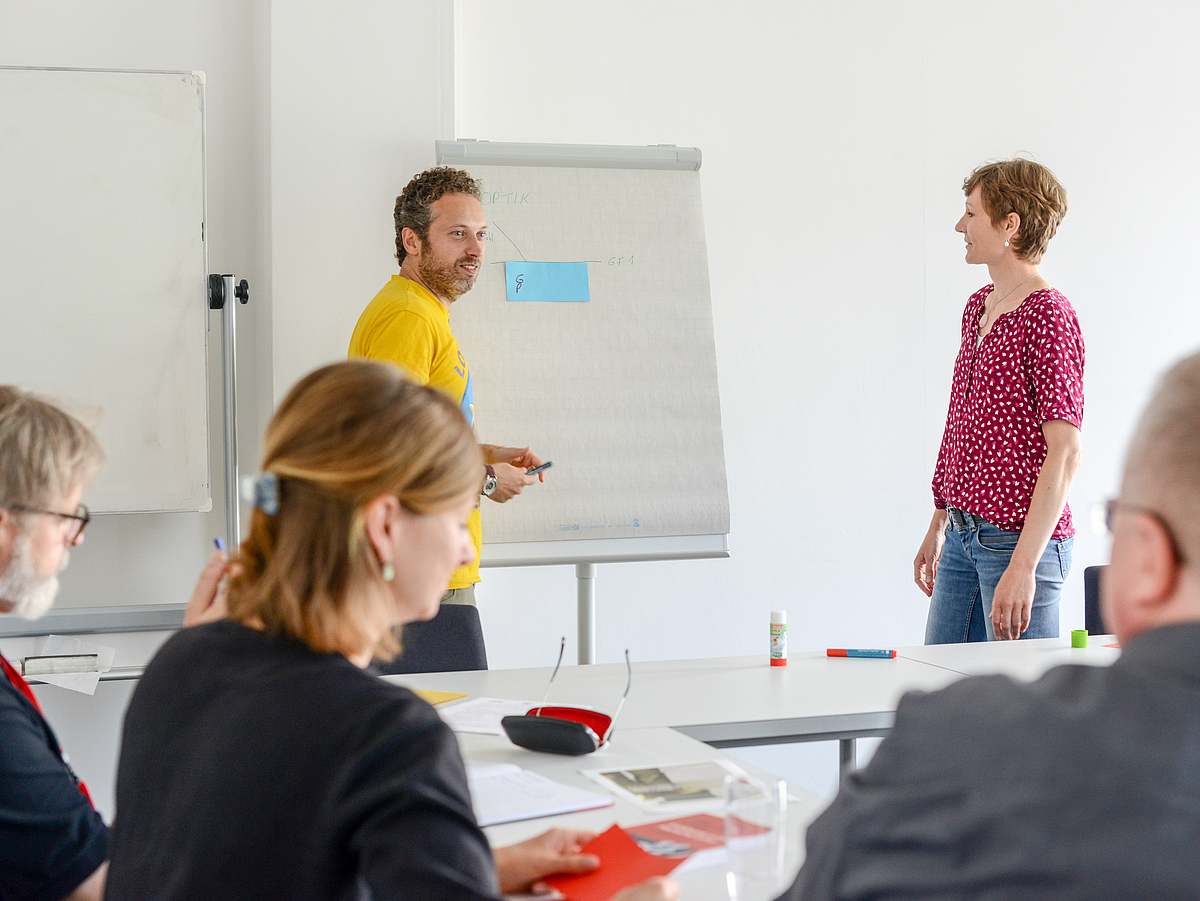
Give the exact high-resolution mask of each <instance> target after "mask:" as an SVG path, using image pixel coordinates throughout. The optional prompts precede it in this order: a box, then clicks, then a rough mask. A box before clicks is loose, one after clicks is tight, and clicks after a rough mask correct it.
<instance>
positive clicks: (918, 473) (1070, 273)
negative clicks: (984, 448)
mask: <svg viewBox="0 0 1200 901" xmlns="http://www.w3.org/2000/svg"><path fill="white" fill-rule="evenodd" d="M459 23H460V29H459V31H458V38H457V39H458V45H457V51H458V87H459V103H458V106H457V108H456V114H457V121H456V128H457V136H459V137H469V138H477V139H488V140H497V141H504V140H523V141H554V142H597V143H617V144H652V143H664V142H670V143H677V144H684V145H696V146H698V147H700V148H701V149H702V150H703V151H704V165H703V167H702V169H701V181H702V184H703V191H704V202H705V211H706V215H705V219H706V227H707V233H708V247H709V267H710V271H711V277H712V295H713V307H714V318H715V322H716V334H717V357H718V369H719V373H720V381H721V394H722V408H723V415H724V429H725V441H726V456H727V464H728V469H729V473H730V480H729V481H730V500H731V507H732V511H731V515H732V529H731V535H730V547H731V552H732V556H731V558H730V559H729V560H728V561H718V562H705V563H688V564H657V565H653V564H647V565H626V566H613V567H602V568H601V572H600V576H599V579H598V583H597V585H598V592H599V594H600V596H601V601H600V604H599V608H600V614H599V624H598V627H597V631H598V635H599V653H598V657H599V659H600V660H602V661H610V660H614V659H617V655H618V653H619V651H620V648H621V647H623V646H624V644H625V643H627V642H628V643H630V644H632V645H634V646H635V652H634V653H635V655H638V654H640V655H645V656H652V655H661V656H684V655H688V656H691V655H707V654H726V653H753V652H759V651H763V650H764V649H765V647H766V617H767V611H768V610H769V609H770V608H771V607H773V606H781V607H785V608H787V609H788V611H789V614H790V623H791V628H790V633H791V641H792V647H793V648H794V649H795V648H799V649H820V648H823V647H827V646H839V645H859V646H868V647H870V646H887V645H895V644H912V643H919V642H920V640H921V638H922V634H923V624H924V615H925V610H926V601H925V598H924V596H923V595H921V594H920V593H919V592H918V590H917V589H916V588H915V587H914V586H913V585H912V581H911V569H912V565H911V561H912V558H913V555H914V554H915V552H916V548H917V545H918V543H919V541H920V539H921V537H922V535H923V534H924V531H925V528H926V526H927V524H928V521H929V515H930V512H931V506H932V505H931V499H930V495H929V488H928V485H929V480H930V476H931V473H932V468H933V462H934V458H935V456H936V452H937V443H938V440H939V438H940V433H941V427H942V423H943V420H944V416H945V409H946V399H947V396H948V392H949V381H950V371H951V367H952V363H953V358H954V354H955V352H956V350H957V340H958V328H959V321H960V316H961V310H962V305H963V303H964V302H965V300H966V298H967V296H968V295H969V294H970V293H971V292H972V291H973V290H975V289H976V288H978V287H979V286H980V285H982V284H984V283H986V281H987V273H986V271H984V270H982V269H980V268H978V267H968V266H967V265H966V264H965V263H964V262H963V259H962V256H963V243H962V239H961V237H960V236H958V235H956V234H955V233H954V232H953V226H954V223H955V221H956V220H957V219H958V217H959V216H960V215H961V210H962V200H963V198H962V194H961V187H960V186H961V183H962V179H963V178H964V176H966V175H967V174H968V173H969V172H970V170H971V169H972V168H973V167H974V166H975V165H977V164H979V163H981V162H983V161H985V160H987V159H990V158H997V157H1007V156H1011V155H1014V154H1017V153H1028V154H1031V155H1033V156H1034V157H1035V158H1037V159H1039V160H1041V161H1043V162H1044V163H1046V164H1047V165H1049V166H1050V167H1052V168H1053V169H1055V171H1056V172H1057V173H1058V175H1059V176H1060V178H1061V179H1062V181H1063V183H1064V184H1065V185H1066V187H1067V190H1068V192H1069V195H1070V198H1071V210H1070V213H1069V214H1068V216H1067V218H1066V220H1065V222H1064V224H1063V226H1062V228H1061V230H1060V233H1059V235H1058V237H1056V238H1055V239H1054V241H1053V242H1052V243H1051V246H1050V251H1049V253H1048V254H1047V257H1046V259H1045V263H1044V266H1043V270H1044V272H1045V273H1046V274H1047V276H1048V277H1049V278H1050V280H1051V282H1052V283H1054V284H1055V285H1057V286H1058V287H1060V288H1061V289H1062V290H1063V291H1064V292H1065V293H1066V294H1067V296H1068V297H1069V298H1071V299H1072V301H1073V302H1074V303H1075V305H1076V307H1077V309H1078V311H1079V316H1080V320H1081V322H1082V325H1083V329H1084V334H1085V337H1086V340H1087V346H1088V360H1087V362H1088V366H1087V378H1086V381H1085V385H1086V391H1087V410H1086V418H1085V424H1084V432H1083V436H1084V448H1085V461H1084V465H1083V469H1082V471H1081V472H1080V475H1079V478H1078V481H1077V483H1076V486H1075V489H1074V491H1073V492H1072V502H1073V505H1074V507H1075V510H1076V517H1077V521H1078V523H1079V527H1080V530H1079V535H1078V537H1077V539H1076V549H1075V554H1076V561H1075V568H1074V571H1073V575H1072V578H1071V581H1070V583H1069V586H1068V589H1067V591H1066V597H1065V599H1064V604H1063V622H1062V625H1063V628H1064V629H1066V628H1070V627H1072V626H1080V625H1082V571H1083V568H1084V566H1085V565H1087V564H1091V563H1097V562H1102V561H1103V560H1104V559H1105V558H1106V555H1107V542H1106V540H1105V539H1102V538H1098V537H1097V536H1095V535H1094V534H1093V533H1092V531H1091V528H1090V519H1091V516H1090V508H1091V505H1092V502H1093V501H1094V500H1096V499H1098V498H1102V497H1104V496H1106V495H1107V494H1109V493H1111V492H1112V491H1113V490H1114V489H1115V487H1116V476H1117V473H1118V470H1119V461H1120V454H1121V450H1122V447H1123V444H1124V441H1125V438H1126V435H1127V433H1128V430H1129V428H1130V426H1131V424H1132V418H1133V415H1134V411H1135V409H1136V407H1137V406H1138V405H1139V404H1140V403H1141V401H1142V399H1143V397H1144V394H1145V391H1146V390H1147V387H1148V384H1149V381H1150V379H1151V378H1152V377H1153V375H1154V374H1155V373H1156V372H1157V371H1158V370H1159V369H1160V368H1161V367H1162V366H1163V365H1164V363H1165V362H1166V361H1167V360H1169V359H1171V358H1172V357H1174V356H1175V355H1177V354H1178V353H1180V352H1182V351H1184V350H1185V349H1187V348H1190V347H1193V346H1195V345H1197V344H1200V340H1198V339H1200V334H1198V332H1200V329H1198V327H1200V305H1197V303H1196V297H1195V292H1193V291H1192V290H1191V286H1190V279H1191V272H1190V269H1191V266H1190V265H1189V264H1190V257H1191V254H1190V253H1189V250H1190V248H1191V247H1192V246H1194V245H1195V243H1196V240H1197V237H1198V235H1197V231H1198V229H1197V220H1196V218H1195V217H1194V215H1193V214H1192V212H1191V210H1193V209H1194V208H1195V206H1196V202H1197V199H1198V194H1200V190H1198V189H1200V185H1198V184H1197V175H1196V167H1195V165H1194V162H1193V151H1192V144H1193V142H1194V141H1195V139H1196V138H1197V136H1198V129H1197V115H1196V112H1195V104H1194V102H1193V97H1192V94H1193V88H1194V86H1195V84H1196V83H1197V77H1198V76H1200V63H1198V62H1197V60H1196V57H1195V54H1193V53H1190V52H1189V49H1188V48H1189V47H1190V46H1192V44H1193V42H1194V41H1195V39H1196V37H1197V32H1198V26H1200V13H1198V12H1197V11H1196V9H1195V8H1194V7H1192V6H1188V5H1184V4H1149V5H1141V6H1139V7H1137V8H1136V12H1133V11H1129V8H1128V7H1124V6H1121V5H1113V4H1101V5H1100V6H1091V7H1087V8H1086V9H1081V8H1080V7H1079V6H1078V5H1077V4H1071V3H1067V2H1062V0H1055V2H1049V3H1046V2H1039V3H1028V2H1018V3H1015V4H1009V5H1008V6H1006V7H1005V9H1004V11H1003V14H1001V13H1000V12H999V11H998V10H997V8H996V7H995V6H994V5H986V4H952V3H948V2H942V0H917V2H914V3H907V4H881V3H875V4H870V3H867V4H862V3H858V4H817V3H779V2H773V0H750V2H747V3H742V4H739V5H738V6H737V8H736V12H731V11H730V10H729V9H728V8H724V7H722V8H720V9H718V8H716V7H712V6H705V5H695V4H691V5H686V6H685V5H682V4H674V3H664V2H644V0H615V2H609V3H605V4H603V5H601V4H590V5H587V6H579V5H564V4H561V3H552V2H549V0H537V2H526V3H521V4H516V5H514V4H496V3H491V2H487V0H461V2H460V3H459ZM461 302H462V303H469V302H470V295H468V296H467V297H465V298H464V299H463V300H462V301H461ZM479 403H481V404H486V398H481V399H480V400H479ZM484 437H485V440H486V436H484ZM485 512H486V511H485ZM485 534H486V519H485ZM567 582H569V579H563V578H559V577H558V576H554V577H550V576H547V575H543V574H529V573H522V572H513V573H504V574H500V573H494V572H485V574H484V583H483V586H482V588H481V589H480V592H479V596H480V598H481V605H482V609H483V610H484V615H485V624H486V625H487V627H488V639H489V648H495V649H496V650H495V651H493V654H494V655H495V656H496V657H497V658H501V655H504V656H503V658H501V659H504V660H505V661H506V662H507V660H509V659H512V658H511V657H510V656H509V653H510V650H511V649H512V648H521V655H522V656H528V654H529V652H528V651H525V650H524V646H525V644H526V642H528V643H529V644H530V645H531V646H532V648H531V650H532V651H533V652H534V653H540V655H541V656H542V657H545V656H546V655H547V654H548V653H549V649H550V648H551V647H552V643H553V634H554V632H555V630H556V629H561V628H563V627H562V626H560V625H559V624H558V622H555V624H554V625H553V626H545V627H543V626H540V625H539V623H540V622H541V621H542V617H540V616H538V617H525V616H518V613H519V612H523V611H530V610H532V611H537V612H539V613H540V612H541V611H543V610H552V611H554V612H553V614H552V616H553V617H557V616H558V611H559V610H560V608H561V607H564V606H569V604H570V599H569V598H568V597H567V590H568V586H567V584H565V583H567ZM501 610H503V611H505V613H504V615H503V617H501V616H500V614H499V612H498V611H501ZM524 636H530V637H529V638H525V637H524Z"/></svg>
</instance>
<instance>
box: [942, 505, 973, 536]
mask: <svg viewBox="0 0 1200 901" xmlns="http://www.w3.org/2000/svg"><path fill="white" fill-rule="evenodd" d="M946 515H947V516H949V517H950V525H952V526H953V527H954V528H955V530H956V531H959V532H964V531H967V530H969V529H971V528H972V527H973V526H974V525H975V517H974V516H972V515H971V514H970V513H965V512H964V511H962V510H959V509H958V508H957V507H946Z"/></svg>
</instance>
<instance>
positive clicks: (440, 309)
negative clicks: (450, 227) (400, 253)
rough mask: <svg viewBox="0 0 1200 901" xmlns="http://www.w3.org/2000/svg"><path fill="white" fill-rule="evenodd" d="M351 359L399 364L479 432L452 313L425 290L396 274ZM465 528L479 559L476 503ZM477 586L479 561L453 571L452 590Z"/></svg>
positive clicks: (369, 312)
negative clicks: (452, 403)
mask: <svg viewBox="0 0 1200 901" xmlns="http://www.w3.org/2000/svg"><path fill="white" fill-rule="evenodd" d="M349 355H350V356H351V357H368V358H369V359H372V360H387V361H388V362H391V363H395V364H396V365H397V366H400V367H401V368H402V369H404V370H405V371H407V372H408V374H409V376H410V377H411V378H412V380H413V381H414V382H419V383H420V384H422V385H429V386H430V387H432V388H437V389H438V390H439V391H443V392H445V393H446V394H448V395H450V397H451V398H453V399H454V400H455V401H457V402H458V403H459V405H460V406H461V407H462V412H463V416H465V417H466V418H467V422H469V423H470V424H471V427H472V428H474V427H475V400H474V397H473V396H472V394H471V371H470V370H469V369H468V368H467V361H466V360H465V359H463V355H462V351H460V350H459V349H458V341H456V340H455V338H454V335H453V333H452V332H451V331H450V311H449V310H447V309H446V308H445V307H444V306H442V302H441V301H440V300H438V299H437V298H436V297H434V296H433V295H432V294H431V293H429V291H428V290H426V289H425V288H424V287H423V286H421V285H419V284H417V283H416V282H414V281H412V280H410V279H407V278H403V277H402V276H399V275H393V276H392V280H391V281H389V282H388V283H387V284H386V285H384V286H383V290H381V291H380V292H379V293H378V294H376V295H375V299H374V300H372V301H371V302H370V303H369V304H367V308H366V309H365V310H363V312H362V315H361V316H359V317H358V324H357V325H356V326H354V334H353V335H352V336H351V338H350V354H349ZM467 527H468V528H469V529H470V532H471V540H472V541H473V542H474V543H475V556H476V558H478V556H479V551H480V549H481V548H482V547H483V528H482V525H481V523H480V517H479V505H478V503H476V505H475V509H474V510H472V511H471V516H470V518H469V519H468V520H467ZM478 581H479V561H478V559H476V562H474V563H472V564H471V565H470V566H463V567H460V568H459V569H457V570H455V572H454V575H453V576H452V577H451V578H450V588H452V589H453V588H466V587H467V586H468V585H473V584H475V583H476V582H478Z"/></svg>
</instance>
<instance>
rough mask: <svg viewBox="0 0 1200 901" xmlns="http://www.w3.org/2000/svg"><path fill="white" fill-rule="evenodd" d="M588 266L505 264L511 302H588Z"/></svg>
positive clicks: (505, 281)
mask: <svg viewBox="0 0 1200 901" xmlns="http://www.w3.org/2000/svg"><path fill="white" fill-rule="evenodd" d="M587 267H588V264H587V263H526V262H520V263H514V262H506V263H505V264H504V284H505V286H506V290H507V293H508V299H509V300H510V301H517V300H520V301H526V300H527V301H534V302H541V303H562V302H567V303H587V302H588V301H590V300H591V299H592V295H591V292H590V291H589V290H588V270H587Z"/></svg>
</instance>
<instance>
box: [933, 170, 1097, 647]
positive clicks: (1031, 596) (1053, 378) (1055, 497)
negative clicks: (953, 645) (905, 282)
mask: <svg viewBox="0 0 1200 901" xmlns="http://www.w3.org/2000/svg"><path fill="white" fill-rule="evenodd" d="M963 192H964V193H965V194H966V195H967V204H966V212H965V213H964V214H963V217H962V219H960V220H959V222H958V224H957V225H956V226H955V231H958V232H960V233H961V234H962V235H963V237H964V238H965V239H966V243H967V262H968V263H983V264H985V265H986V266H987V267H988V273H989V275H990V276H991V284H989V285H987V286H985V287H983V288H981V289H980V290H979V291H977V292H976V293H975V294H973V295H972V296H971V298H970V299H969V300H968V301H967V306H966V309H965V310H964V311H963V319H962V344H961V346H960V348H959V352H958V359H957V360H956V361H955V364H954V378H953V381H952V382H951V386H950V408H949V412H948V413H947V416H946V429H945V432H944V433H943V435H942V445H941V449H940V450H939V452H938V459H937V468H936V469H935V471H934V475H933V503H934V508H935V509H934V513H933V519H932V521H931V522H930V524H929V531H928V533H927V534H926V535H925V540H924V541H923V542H922V543H921V548H920V550H919V551H918V552H917V556H916V559H915V560H914V561H913V569H914V577H915V579H916V583H917V585H918V586H919V587H920V589H921V590H922V591H924V592H925V594H926V595H928V596H929V597H930V598H931V600H930V605H929V618H928V621H927V623H926V628H925V642H926V644H942V643H947V642H957V641H984V640H992V639H1012V638H1021V637H1025V638H1044V637H1050V636H1056V635H1058V599H1059V595H1060V594H1061V592H1062V583H1063V580H1064V579H1065V578H1066V575H1067V573H1068V572H1069V570H1070V567H1071V547H1072V544H1073V537H1072V536H1074V534H1075V528H1074V526H1073V525H1072V522H1071V509H1070V507H1069V506H1068V505H1067V495H1068V493H1069V492H1070V489H1071V482H1072V481H1073V480H1074V478H1075V472H1076V470H1077V469H1078V467H1079V459H1080V438H1079V430H1080V427H1081V426H1082V424H1083V357H1084V351H1083V336H1082V334H1081V333H1080V330H1079V321H1078V319H1077V318H1076V316H1075V310H1074V309H1073V308H1072V307H1071V304H1070V303H1069V302H1068V301H1067V299H1066V298H1065V297H1064V296H1063V295H1062V294H1060V293H1059V292H1058V291H1056V290H1055V289H1054V288H1051V287H1050V284H1049V282H1047V281H1046V279H1045V278H1043V277H1042V275H1041V273H1039V272H1038V263H1039V262H1040V261H1041V259H1042V255H1043V254H1044V253H1045V251H1046V246H1047V244H1048V243H1049V241H1050V238H1051V237H1053V236H1054V232H1055V231H1056V229H1057V228H1058V224H1059V222H1061V221H1062V218H1063V216H1064V215H1066V212H1067V195H1066V191H1064V190H1063V187H1062V185H1060V184H1059V183H1058V180H1057V179H1056V178H1055V177H1054V174H1053V173H1052V172H1050V170H1049V169H1047V168H1045V167H1044V166H1041V165H1039V164H1037V163H1034V162H1032V161H1030V160H1023V159H1017V160H1005V161H1003V162H998V163H989V164H987V165H984V166H981V167H979V168H978V169H976V170H975V171H974V172H973V173H971V175H970V177H969V178H967V180H966V181H965V182H964V183H963Z"/></svg>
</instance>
